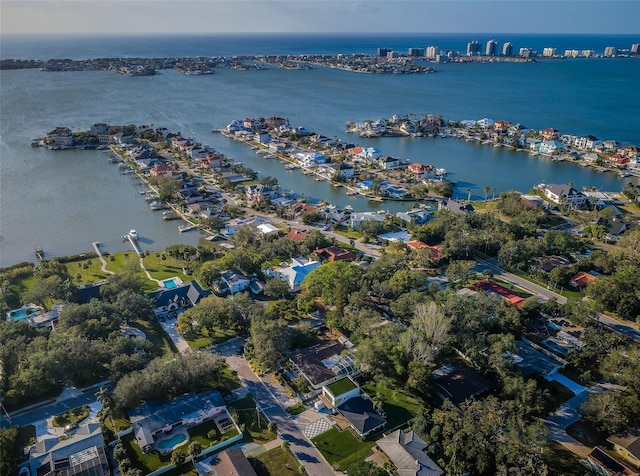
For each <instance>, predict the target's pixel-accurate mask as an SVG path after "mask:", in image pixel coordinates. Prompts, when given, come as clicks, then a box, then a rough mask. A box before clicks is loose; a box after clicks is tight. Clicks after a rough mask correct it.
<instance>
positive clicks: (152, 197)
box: [145, 192, 160, 202]
mask: <svg viewBox="0 0 640 476" xmlns="http://www.w3.org/2000/svg"><path fill="white" fill-rule="evenodd" d="M159 198H160V196H158V194H156V193H148V192H147V196H146V197H145V200H146V201H147V202H154V201H156V200H158V199H159Z"/></svg>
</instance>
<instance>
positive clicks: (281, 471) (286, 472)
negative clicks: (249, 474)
mask: <svg viewBox="0 0 640 476" xmlns="http://www.w3.org/2000/svg"><path fill="white" fill-rule="evenodd" d="M249 462H250V463H251V466H253V469H255V471H256V473H257V474H258V476H280V475H282V476H304V475H306V474H307V473H306V471H304V469H302V471H300V470H299V469H300V463H299V462H298V460H296V459H295V458H294V457H293V455H292V454H291V452H290V451H289V450H286V449H284V448H283V447H281V446H280V447H278V448H273V449H272V450H269V451H267V452H265V453H262V454H261V455H259V456H256V457H255V458H250V459H249Z"/></svg>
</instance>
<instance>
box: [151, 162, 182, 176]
mask: <svg viewBox="0 0 640 476" xmlns="http://www.w3.org/2000/svg"><path fill="white" fill-rule="evenodd" d="M149 173H150V174H151V176H152V177H174V176H176V175H178V172H176V171H175V170H174V168H173V165H171V164H168V165H161V164H156V165H155V166H154V167H153V168H152V169H151V171H150V172H149Z"/></svg>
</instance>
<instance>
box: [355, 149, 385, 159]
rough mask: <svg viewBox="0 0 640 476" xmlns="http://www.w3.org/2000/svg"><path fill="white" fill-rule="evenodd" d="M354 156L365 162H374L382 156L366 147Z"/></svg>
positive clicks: (377, 151) (375, 150)
mask: <svg viewBox="0 0 640 476" xmlns="http://www.w3.org/2000/svg"><path fill="white" fill-rule="evenodd" d="M356 155H357V157H358V158H360V159H363V160H364V161H365V162H374V161H376V160H378V159H379V158H380V157H381V156H382V153H381V152H380V151H379V150H378V149H376V148H375V147H366V148H362V150H361V151H360V152H359V153H357V154H356Z"/></svg>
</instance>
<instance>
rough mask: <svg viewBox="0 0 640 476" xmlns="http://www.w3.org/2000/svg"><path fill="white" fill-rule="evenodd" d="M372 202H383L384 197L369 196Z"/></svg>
mask: <svg viewBox="0 0 640 476" xmlns="http://www.w3.org/2000/svg"><path fill="white" fill-rule="evenodd" d="M367 198H368V199H369V201H370V202H382V197H367Z"/></svg>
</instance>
